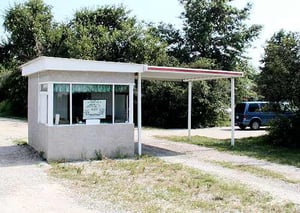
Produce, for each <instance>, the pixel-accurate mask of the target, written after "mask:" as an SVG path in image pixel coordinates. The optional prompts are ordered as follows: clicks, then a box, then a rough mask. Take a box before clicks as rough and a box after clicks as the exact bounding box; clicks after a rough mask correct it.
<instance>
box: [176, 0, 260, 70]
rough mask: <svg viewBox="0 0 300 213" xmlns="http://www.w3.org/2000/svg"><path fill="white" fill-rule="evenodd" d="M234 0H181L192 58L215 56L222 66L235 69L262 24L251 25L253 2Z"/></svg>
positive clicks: (222, 67)
mask: <svg viewBox="0 0 300 213" xmlns="http://www.w3.org/2000/svg"><path fill="white" fill-rule="evenodd" d="M231 2H232V0H180V3H181V4H182V5H183V7H184V12H183V13H182V19H183V21H184V31H185V33H186V35H185V37H186V41H187V42H186V43H187V44H186V45H187V46H188V48H189V50H190V55H191V57H192V58H194V59H197V58H199V57H202V58H203V57H204V58H211V59H215V60H216V63H217V64H218V65H219V67H220V68H221V69H229V70H230V69H232V68H233V67H234V65H235V63H236V61H237V60H238V59H240V58H241V57H242V56H243V53H244V51H245V49H246V48H247V47H249V45H250V43H251V42H252V41H253V40H254V39H255V38H256V37H257V36H258V33H259V31H260V29H261V26H259V25H251V26H248V25H247V23H246V20H247V19H248V18H249V15H250V10H251V5H250V4H249V3H248V4H247V5H246V6H245V7H244V8H243V9H238V8H236V7H233V6H232V5H231V4H230V3H231Z"/></svg>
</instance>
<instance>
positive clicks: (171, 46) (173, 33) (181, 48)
mask: <svg viewBox="0 0 300 213" xmlns="http://www.w3.org/2000/svg"><path fill="white" fill-rule="evenodd" d="M148 28H149V31H150V33H152V34H153V35H154V36H155V37H158V38H160V40H161V41H163V42H165V43H166V44H167V45H168V46H167V53H168V55H169V56H170V57H171V59H172V60H173V61H174V64H175V65H178V64H180V63H188V62H190V61H191V58H190V53H189V49H188V48H187V45H186V40H185V37H184V33H183V32H182V31H181V30H178V29H176V28H175V27H174V26H173V25H172V24H165V23H163V22H161V23H159V24H158V25H155V24H153V23H150V24H148Z"/></svg>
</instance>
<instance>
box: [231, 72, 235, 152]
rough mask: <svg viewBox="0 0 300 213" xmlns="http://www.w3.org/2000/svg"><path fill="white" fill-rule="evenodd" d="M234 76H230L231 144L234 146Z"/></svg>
mask: <svg viewBox="0 0 300 213" xmlns="http://www.w3.org/2000/svg"><path fill="white" fill-rule="evenodd" d="M234 102H235V101H234V78H231V146H234V119H235V113H234Z"/></svg>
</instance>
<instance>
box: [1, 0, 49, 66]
mask: <svg viewBox="0 0 300 213" xmlns="http://www.w3.org/2000/svg"><path fill="white" fill-rule="evenodd" d="M52 18H53V16H52V14H51V7H50V6H48V5H46V4H44V2H43V1H42V0H28V1H27V2H25V3H24V4H15V6H14V7H12V8H10V9H9V10H7V11H6V14H5V16H4V28H5V30H6V31H7V32H8V33H9V37H8V42H9V45H11V47H10V48H9V51H12V53H11V54H13V56H14V58H16V59H17V60H18V62H19V63H24V62H26V61H28V60H30V59H33V58H35V57H37V56H40V55H43V53H44V51H45V50H46V48H45V47H46V46H47V37H48V33H49V32H50V30H51V28H52ZM19 65H20V64H19Z"/></svg>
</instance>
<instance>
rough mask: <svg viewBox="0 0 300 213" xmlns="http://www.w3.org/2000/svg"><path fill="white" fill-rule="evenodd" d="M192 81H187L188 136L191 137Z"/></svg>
mask: <svg viewBox="0 0 300 213" xmlns="http://www.w3.org/2000/svg"><path fill="white" fill-rule="evenodd" d="M192 84H193V83H192V82H191V81H189V83H188V137H189V140H190V139H191V128H192Z"/></svg>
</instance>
